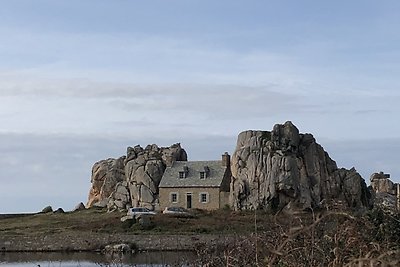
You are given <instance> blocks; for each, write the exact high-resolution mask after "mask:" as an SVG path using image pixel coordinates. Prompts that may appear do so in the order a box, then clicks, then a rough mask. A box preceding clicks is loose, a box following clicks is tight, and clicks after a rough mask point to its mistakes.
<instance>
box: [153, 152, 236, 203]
mask: <svg viewBox="0 0 400 267" xmlns="http://www.w3.org/2000/svg"><path fill="white" fill-rule="evenodd" d="M230 182H231V170H230V156H229V154H228V153H225V154H224V155H222V160H215V161H175V162H171V163H170V164H169V166H168V165H167V168H166V169H165V172H164V175H163V177H162V179H161V182H160V185H159V207H160V209H164V208H165V207H184V208H188V209H191V208H194V209H206V210H215V209H220V208H223V207H224V206H225V205H229V191H230V190H229V189H230Z"/></svg>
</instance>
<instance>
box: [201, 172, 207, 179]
mask: <svg viewBox="0 0 400 267" xmlns="http://www.w3.org/2000/svg"><path fill="white" fill-rule="evenodd" d="M202 176H203V177H202ZM206 178H207V173H206V172H200V179H202V180H204V179H206Z"/></svg>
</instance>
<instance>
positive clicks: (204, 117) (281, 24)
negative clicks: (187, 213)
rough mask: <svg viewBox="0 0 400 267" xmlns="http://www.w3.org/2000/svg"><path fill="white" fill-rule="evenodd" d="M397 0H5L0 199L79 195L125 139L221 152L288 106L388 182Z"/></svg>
mask: <svg viewBox="0 0 400 267" xmlns="http://www.w3.org/2000/svg"><path fill="white" fill-rule="evenodd" d="M399 14H400V2H399V1H368V0H359V1H356V0H353V1H348V0H346V1H344V0H343V1H341V0H336V1H297V0H292V1H285V0H279V1H261V0H260V1H232V0H229V1H228V0H226V1H224V0H219V1H215V0H210V1H206V0H198V1H194V0H180V1H178V0H169V1H165V0H163V1H161V0H159V1H134V0H132V1H127V0H114V1H106V0H86V1H81V0H60V1H54V0H47V1H46V0H35V1H31V0H8V1H7V0H4V1H1V8H0V36H1V37H0V121H1V127H0V184H1V186H0V200H1V201H0V213H6V212H33V211H39V210H41V209H42V208H43V207H44V206H47V205H52V206H53V208H58V207H63V208H64V209H66V210H70V209H72V208H73V207H74V206H75V205H76V204H77V203H79V202H81V201H82V202H84V203H86V201H87V194H88V191H89V188H90V174H91V167H92V165H93V164H94V163H95V162H96V161H98V160H101V159H106V158H109V157H119V156H121V155H124V154H125V152H126V147H127V146H134V145H136V144H141V145H142V146H146V145H147V144H149V143H156V144H158V145H160V146H169V145H171V144H173V143H176V142H180V143H181V144H182V146H183V147H184V148H185V149H186V150H187V152H188V155H189V159H191V160H202V159H218V158H219V157H220V155H221V154H222V153H223V152H225V151H228V152H230V153H232V152H233V150H234V149H235V145H236V137H237V135H238V133H239V132H241V131H243V130H248V129H261V130H271V129H272V127H273V125H274V124H275V123H284V122H285V121H287V120H291V121H292V122H293V123H294V124H295V125H296V126H297V127H298V128H299V130H300V132H309V133H312V134H313V135H314V136H315V138H316V139H317V141H318V142H319V143H320V144H321V145H322V146H323V147H324V148H325V150H327V151H328V152H329V154H330V156H331V157H332V158H333V159H334V160H336V161H337V163H338V165H339V166H341V167H346V168H351V167H353V166H354V167H355V168H356V169H357V170H358V171H359V172H360V173H361V174H362V176H363V177H364V178H365V179H366V180H367V184H369V176H370V175H371V173H372V172H377V171H384V172H387V173H391V174H392V178H393V180H394V181H397V182H400V164H399V156H398V151H399V149H400V124H399V119H398V115H399V113H400V105H399V102H400V90H399V87H400V46H399V43H400V16H399Z"/></svg>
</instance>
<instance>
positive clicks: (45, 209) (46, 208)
mask: <svg viewBox="0 0 400 267" xmlns="http://www.w3.org/2000/svg"><path fill="white" fill-rule="evenodd" d="M49 212H53V208H52V207H51V206H47V207H45V208H43V209H42V211H41V213H49Z"/></svg>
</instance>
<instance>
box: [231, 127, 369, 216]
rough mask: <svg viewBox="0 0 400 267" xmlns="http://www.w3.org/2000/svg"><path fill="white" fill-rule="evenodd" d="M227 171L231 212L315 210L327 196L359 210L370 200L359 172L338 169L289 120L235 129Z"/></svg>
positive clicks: (327, 203)
mask: <svg viewBox="0 0 400 267" xmlns="http://www.w3.org/2000/svg"><path fill="white" fill-rule="evenodd" d="M231 169H232V176H233V177H232V182H231V201H232V206H233V208H234V209H235V210H242V209H259V208H261V209H272V210H280V209H282V208H284V207H291V208H295V207H296V208H301V209H306V208H316V207H322V206H326V205H329V203H330V200H332V199H335V200H337V201H339V202H340V201H342V202H343V203H344V204H345V205H346V206H348V207H354V208H360V207H367V206H369V205H370V202H371V201H370V200H371V196H370V193H369V191H368V189H367V186H366V184H365V182H364V179H363V178H362V177H361V176H360V174H358V173H357V171H356V170H355V169H354V168H353V169H351V170H346V169H343V168H341V169H339V168H338V167H337V165H336V162H335V161H333V160H332V159H331V158H330V157H329V155H328V153H327V152H326V151H324V149H323V148H322V146H321V145H319V144H318V143H317V142H316V140H315V138H314V137H313V136H312V135H311V134H301V133H299V130H298V129H297V128H296V126H294V125H293V124H292V123H291V122H290V121H288V122H286V123H285V124H283V125H282V124H277V125H275V126H274V128H273V130H272V131H271V132H269V131H245V132H242V133H240V134H239V137H238V140H237V146H236V150H235V152H234V153H233V156H232V166H231Z"/></svg>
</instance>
